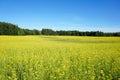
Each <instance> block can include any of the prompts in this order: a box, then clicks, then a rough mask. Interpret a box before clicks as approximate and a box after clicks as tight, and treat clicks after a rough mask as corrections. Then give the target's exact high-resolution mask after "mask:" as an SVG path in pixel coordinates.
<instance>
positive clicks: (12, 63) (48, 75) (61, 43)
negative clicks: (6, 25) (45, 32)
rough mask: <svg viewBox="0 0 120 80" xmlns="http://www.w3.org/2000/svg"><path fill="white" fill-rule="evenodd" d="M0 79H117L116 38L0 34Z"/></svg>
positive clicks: (119, 47)
mask: <svg viewBox="0 0 120 80" xmlns="http://www.w3.org/2000/svg"><path fill="white" fill-rule="evenodd" d="M0 80H120V37H76V36H0Z"/></svg>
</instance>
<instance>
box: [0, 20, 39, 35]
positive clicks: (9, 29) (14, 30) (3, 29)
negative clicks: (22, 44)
mask: <svg viewBox="0 0 120 80" xmlns="http://www.w3.org/2000/svg"><path fill="white" fill-rule="evenodd" d="M39 34H40V31H39V30H36V29H34V30H29V29H21V28H19V27H18V26H17V25H14V24H11V23H6V22H0V35H39Z"/></svg>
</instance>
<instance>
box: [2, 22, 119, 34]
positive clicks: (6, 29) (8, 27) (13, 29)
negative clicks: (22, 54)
mask: <svg viewBox="0 0 120 80" xmlns="http://www.w3.org/2000/svg"><path fill="white" fill-rule="evenodd" d="M40 34H42V35H67V36H120V32H115V33H104V32H101V31H91V32H88V31H86V32H81V31H76V30H74V31H65V30H60V31H54V30H52V29H44V28H43V29H42V30H41V31H39V30H37V29H33V30H30V29H22V28H19V27H18V26H17V25H14V24H11V23H6V22H0V35H40Z"/></svg>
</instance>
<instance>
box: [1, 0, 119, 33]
mask: <svg viewBox="0 0 120 80" xmlns="http://www.w3.org/2000/svg"><path fill="white" fill-rule="evenodd" d="M0 21H5V22H10V23H13V24H17V25H18V26H19V27H21V28H29V29H39V30H41V29H42V28H50V29H53V30H80V31H97V30H99V31H104V32H118V31H120V0H0Z"/></svg>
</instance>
